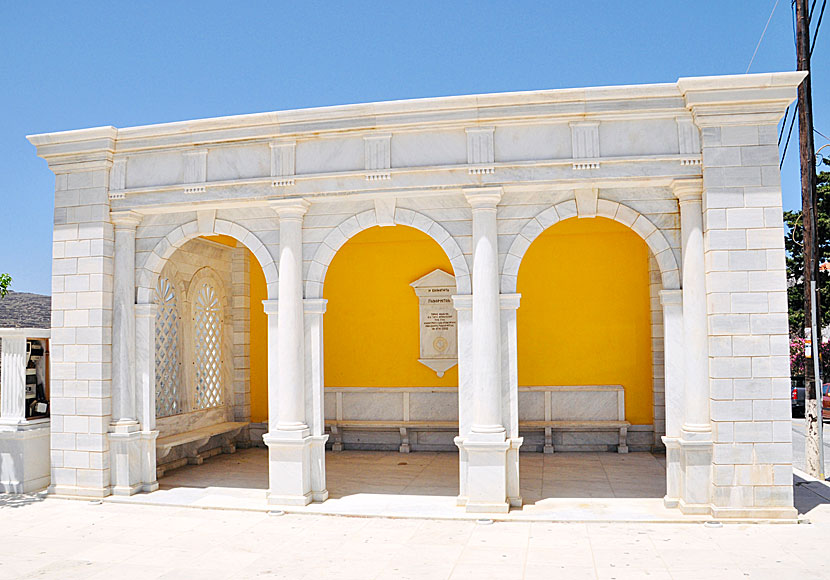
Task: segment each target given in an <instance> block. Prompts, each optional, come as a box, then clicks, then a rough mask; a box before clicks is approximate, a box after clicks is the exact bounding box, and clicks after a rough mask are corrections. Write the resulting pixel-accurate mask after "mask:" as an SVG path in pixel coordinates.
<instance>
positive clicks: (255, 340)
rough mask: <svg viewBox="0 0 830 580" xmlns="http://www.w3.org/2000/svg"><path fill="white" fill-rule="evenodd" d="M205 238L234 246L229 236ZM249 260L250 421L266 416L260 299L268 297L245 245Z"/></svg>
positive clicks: (265, 345)
mask: <svg viewBox="0 0 830 580" xmlns="http://www.w3.org/2000/svg"><path fill="white" fill-rule="evenodd" d="M204 237H205V239H208V240H211V241H213V242H218V243H220V244H225V245H226V246H231V247H236V239H234V238H232V237H230V236H204ZM246 251H247V252H248V263H249V264H250V266H249V267H250V293H249V298H250V300H251V303H250V304H251V350H250V365H251V421H252V422H254V423H259V422H264V421H267V420H268V317H267V316H266V315H265V311H264V310H263V309H262V301H263V300H265V299H266V298H267V297H268V294H267V292H266V287H265V274H264V273H263V272H262V267H261V266H260V265H259V262H258V261H257V259H256V257H254V255H253V254H252V253H251V251H250V250H248V249H247V248H246Z"/></svg>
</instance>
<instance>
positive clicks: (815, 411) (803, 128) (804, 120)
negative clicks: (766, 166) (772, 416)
mask: <svg viewBox="0 0 830 580" xmlns="http://www.w3.org/2000/svg"><path fill="white" fill-rule="evenodd" d="M807 6H808V3H807V0H795V18H796V55H797V59H798V67H797V68H798V70H803V71H808V72H809V71H810V15H809V12H808V8H807ZM798 135H799V141H800V159H801V212H802V223H803V224H804V338H807V339H809V340H811V341H812V344H813V345H815V346H818V345H820V344H821V330H820V326H819V325H813V324H812V322H811V318H812V317H811V313H813V312H816V316H817V317H818V316H819V306H820V305H819V303H818V293H816V294H813V288H814V287H815V284H814V283H813V282H815V281H817V280H818V262H819V260H818V256H816V243H815V242H816V220H815V216H816V213H815V208H816V157H815V145H814V144H813V98H812V88H811V82H810V75H809V74H808V75H807V77H806V78H805V79H804V81H803V82H802V83H801V86H799V87H798ZM813 300H815V302H816V303H815V304H813ZM814 308H815V309H814ZM818 320H821V318H818ZM808 348H810V347H808ZM810 350H811V351H812V352H811V353H810V356H812V355H813V353H817V352H818V348H811V349H810ZM812 362H814V361H813V360H808V361H807V364H805V365H804V387H805V388H804V404H805V409H804V417H805V420H806V423H807V425H806V432H807V437H806V445H807V449H806V459H807V472H808V473H809V474H810V475H812V476H814V477H819V478H821V479H824V465H822V459H823V457H822V456H823V453H822V450H823V441H822V440H821V438H822V436H823V433H822V431H823V429H822V426H823V425H822V419H821V416H822V412H821V400H822V396H821V387H820V386H818V388H817V385H816V373H815V371H814V366H813V365H812V364H810V363H812Z"/></svg>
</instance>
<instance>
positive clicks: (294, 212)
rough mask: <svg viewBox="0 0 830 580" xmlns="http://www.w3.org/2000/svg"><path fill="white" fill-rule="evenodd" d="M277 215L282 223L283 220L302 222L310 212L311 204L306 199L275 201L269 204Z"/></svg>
mask: <svg viewBox="0 0 830 580" xmlns="http://www.w3.org/2000/svg"><path fill="white" fill-rule="evenodd" d="M268 205H270V206H271V207H272V208H273V209H274V211H275V212H277V215H278V216H279V218H280V221H283V220H302V219H303V216H304V215H305V214H306V212H307V211H308V208H309V206H310V205H311V203H310V202H308V201H306V200H304V199H297V198H293V199H274V200H271V201H269V202H268Z"/></svg>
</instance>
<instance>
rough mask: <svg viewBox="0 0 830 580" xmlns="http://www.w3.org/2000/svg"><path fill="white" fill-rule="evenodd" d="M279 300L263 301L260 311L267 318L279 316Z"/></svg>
mask: <svg viewBox="0 0 830 580" xmlns="http://www.w3.org/2000/svg"><path fill="white" fill-rule="evenodd" d="M279 304H280V301H279V300H263V301H262V309H263V310H264V311H265V314H267V315H268V316H277V315H278V314H279Z"/></svg>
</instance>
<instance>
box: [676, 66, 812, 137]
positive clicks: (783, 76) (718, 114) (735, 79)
mask: <svg viewBox="0 0 830 580" xmlns="http://www.w3.org/2000/svg"><path fill="white" fill-rule="evenodd" d="M806 75H807V73H806V72H804V71H793V72H781V73H761V74H752V75H735V76H718V77H694V78H681V79H679V80H678V81H677V88H678V89H679V90H680V93H681V94H682V95H683V98H684V99H685V101H686V107H687V108H688V109H689V110H690V111H691V112H692V117H693V119H694V121H695V124H696V125H697V126H698V127H720V126H724V125H762V124H775V123H778V121H780V120H781V117H783V116H784V111H785V110H786V108H787V107H788V106H789V105H790V104H791V103H792V102H793V101H794V100H795V98H796V96H797V91H798V86H799V85H800V84H801V81H802V80H804V77H805V76H806Z"/></svg>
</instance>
